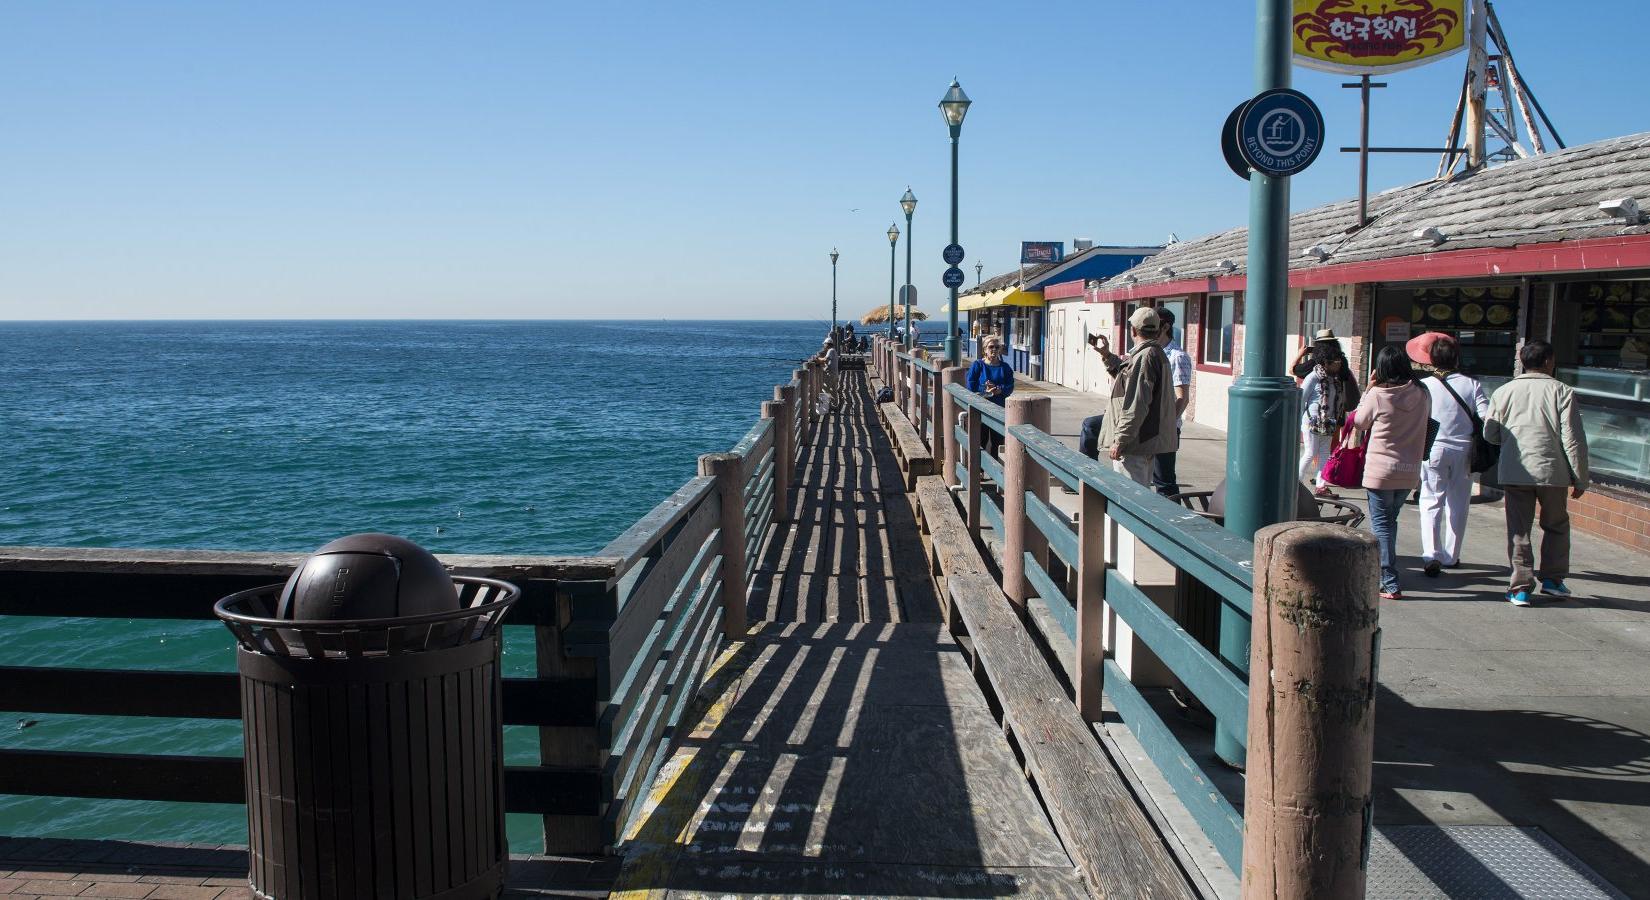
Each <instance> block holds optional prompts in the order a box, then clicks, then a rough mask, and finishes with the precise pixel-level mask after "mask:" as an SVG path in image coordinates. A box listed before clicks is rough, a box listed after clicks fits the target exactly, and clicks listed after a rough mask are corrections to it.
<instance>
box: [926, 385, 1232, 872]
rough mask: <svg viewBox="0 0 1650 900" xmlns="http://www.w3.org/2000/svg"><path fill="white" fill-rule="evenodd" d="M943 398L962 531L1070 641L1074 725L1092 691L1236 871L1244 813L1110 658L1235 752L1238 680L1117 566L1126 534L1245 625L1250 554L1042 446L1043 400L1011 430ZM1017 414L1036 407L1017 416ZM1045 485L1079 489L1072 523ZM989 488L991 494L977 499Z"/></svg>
mask: <svg viewBox="0 0 1650 900" xmlns="http://www.w3.org/2000/svg"><path fill="white" fill-rule="evenodd" d="M946 395H947V398H948V400H949V402H950V403H951V404H953V405H954V407H955V408H958V409H967V410H968V411H969V415H968V416H967V424H966V426H963V427H957V428H956V430H955V432H954V433H953V437H954V439H955V441H956V443H957V446H958V447H959V448H960V450H961V452H960V454H959V455H960V456H961V459H960V460H958V461H957V462H956V463H950V462H948V463H947V465H954V466H955V469H954V471H953V473H952V474H953V476H954V477H955V478H956V480H957V481H958V482H960V483H961V484H963V485H965V487H964V488H963V497H962V501H963V503H962V505H963V509H964V511H965V518H966V521H967V525H968V529H969V531H970V532H971V533H972V534H973V535H974V536H975V538H976V539H978V537H979V534H980V531H981V530H982V528H983V527H985V526H987V525H989V526H990V527H991V529H992V530H993V531H995V532H996V535H997V538H998V541H999V542H1000V547H1001V567H1000V568H1001V583H1002V588H1003V592H1004V594H1005V595H1006V596H1007V597H1008V599H1009V601H1010V602H1011V603H1014V604H1016V605H1017V606H1020V607H1021V608H1022V609H1024V610H1025V611H1026V612H1028V613H1030V614H1032V615H1033V616H1035V617H1037V618H1039V619H1041V620H1043V621H1052V622H1054V623H1057V625H1058V628H1059V629H1060V631H1062V632H1063V633H1064V636H1065V638H1066V639H1067V640H1068V641H1070V647H1071V652H1072V654H1073V657H1072V659H1071V662H1070V664H1069V666H1067V668H1068V669H1069V671H1070V672H1072V673H1073V679H1072V680H1073V682H1074V683H1073V685H1072V688H1073V694H1074V701H1075V703H1076V704H1077V707H1078V709H1079V711H1080V712H1081V714H1082V715H1083V716H1084V718H1086V719H1088V720H1089V721H1091V722H1098V721H1100V718H1101V716H1100V711H1101V696H1102V693H1103V694H1104V695H1105V696H1106V697H1107V698H1108V699H1109V700H1110V701H1111V704H1112V706H1113V707H1114V709H1115V710H1116V712H1117V714H1118V715H1119V716H1120V717H1121V719H1122V721H1123V722H1124V723H1125V724H1126V725H1127V726H1128V727H1129V729H1130V730H1131V731H1132V732H1133V733H1134V735H1135V736H1136V738H1138V740H1139V741H1140V745H1141V747H1142V748H1143V749H1144V751H1145V752H1146V754H1147V756H1148V757H1150V759H1151V760H1152V763H1153V764H1154V765H1155V766H1156V767H1157V769H1158V770H1159V771H1160V772H1161V773H1162V775H1163V777H1164V778H1165V779H1166V780H1167V781H1168V783H1169V785H1170V787H1171V788H1173V790H1174V792H1175V794H1176V795H1177V796H1178V797H1179V798H1180V800H1181V802H1182V803H1183V804H1184V805H1185V807H1186V809H1187V812H1188V813H1190V814H1191V816H1192V818H1193V819H1194V820H1195V821H1196V822H1197V824H1198V826H1199V827H1200V828H1201V829H1202V830H1203V832H1204V834H1205V835H1206V836H1207V837H1208V839H1209V841H1210V843H1212V844H1213V845H1214V846H1215V848H1216V850H1217V851H1218V852H1219V853H1220V855H1221V857H1222V858H1223V859H1225V860H1226V862H1227V863H1228V864H1229V865H1231V866H1232V868H1233V869H1234V870H1236V869H1237V868H1238V867H1239V865H1240V864H1241V861H1242V856H1243V818H1242V816H1241V815H1240V814H1239V813H1238V812H1237V810H1236V809H1235V808H1234V807H1233V806H1232V804H1231V803H1230V802H1229V801H1228V800H1227V799H1226V797H1225V796H1224V795H1222V793H1221V792H1220V791H1219V790H1218V789H1217V788H1216V787H1215V786H1214V779H1213V778H1212V777H1211V773H1210V772H1207V771H1205V770H1204V768H1203V764H1202V763H1201V762H1200V761H1199V759H1198V757H1197V756H1194V755H1193V754H1192V753H1191V752H1189V751H1188V749H1187V747H1185V746H1184V745H1183V744H1182V743H1181V742H1180V740H1179V739H1178V738H1176V737H1175V734H1174V732H1173V731H1172V730H1171V729H1170V728H1169V727H1168V725H1167V724H1166V723H1165V722H1164V720H1163V719H1162V718H1161V717H1160V716H1159V715H1158V713H1157V711H1156V710H1155V709H1154V708H1153V706H1152V705H1151V704H1150V703H1149V702H1148V701H1147V699H1146V697H1145V696H1144V695H1142V694H1141V692H1140V690H1139V689H1138V688H1137V687H1136V686H1135V684H1134V683H1133V682H1132V680H1131V678H1130V675H1129V673H1126V672H1125V671H1124V670H1123V669H1122V668H1121V667H1120V666H1119V659H1118V657H1119V651H1120V649H1121V645H1122V644H1123V643H1125V642H1129V643H1130V644H1131V647H1130V650H1131V651H1132V652H1131V653H1130V654H1129V655H1130V656H1131V657H1132V659H1133V660H1134V661H1135V667H1136V668H1138V667H1139V660H1140V659H1141V658H1142V656H1143V654H1142V651H1146V652H1149V654H1150V655H1151V656H1153V657H1155V658H1156V659H1157V660H1158V661H1160V662H1161V663H1162V664H1163V666H1164V667H1166V668H1167V670H1168V671H1169V672H1170V673H1171V674H1172V675H1173V677H1174V678H1175V679H1177V680H1178V681H1179V682H1180V683H1181V684H1182V685H1184V686H1185V688H1186V689H1187V690H1188V691H1190V692H1191V694H1192V695H1193V696H1195V697H1196V698H1197V699H1198V701H1199V702H1201V703H1202V704H1203V705H1204V706H1205V707H1206V708H1207V709H1208V710H1209V711H1210V712H1212V713H1213V714H1214V715H1215V717H1216V718H1217V720H1218V721H1219V722H1220V723H1221V725H1222V726H1223V727H1226V728H1230V729H1231V730H1232V731H1233V733H1234V734H1235V736H1236V737H1237V739H1238V740H1239V742H1240V743H1246V734H1245V729H1246V723H1247V717H1248V707H1249V685H1248V682H1247V680H1246V677H1245V676H1244V674H1243V673H1241V672H1238V671H1235V670H1233V669H1232V668H1231V667H1229V666H1227V665H1226V664H1225V663H1224V662H1222V661H1221V660H1220V659H1219V658H1218V657H1217V656H1216V655H1215V654H1214V653H1211V652H1210V651H1209V650H1208V649H1207V648H1206V647H1204V646H1203V644H1202V643H1200V642H1199V641H1198V640H1197V639H1196V638H1194V637H1193V636H1192V635H1190V634H1188V633H1187V632H1186V630H1185V629H1184V628H1182V627H1181V626H1180V625H1178V624H1177V623H1176V622H1175V621H1174V619H1173V618H1171V617H1170V615H1169V614H1168V613H1166V612H1164V611H1163V609H1161V608H1160V607H1159V606H1158V604H1157V603H1156V602H1155V601H1154V600H1153V599H1152V598H1151V597H1149V596H1147V594H1146V592H1144V591H1143V590H1142V589H1141V588H1140V586H1138V585H1137V584H1135V583H1134V581H1133V580H1132V579H1131V578H1129V577H1126V576H1125V575H1124V573H1122V572H1120V571H1119V570H1118V568H1117V566H1118V562H1119V554H1120V546H1121V545H1122V543H1123V541H1124V540H1125V539H1127V538H1128V537H1130V536H1132V539H1133V540H1134V541H1136V542H1138V543H1140V544H1143V545H1144V546H1145V547H1147V548H1150V549H1151V550H1152V551H1153V552H1154V553H1156V554H1157V555H1158V556H1160V557H1162V558H1163V559H1164V560H1165V561H1167V562H1168V563H1169V564H1170V565H1172V566H1174V567H1175V568H1176V569H1178V570H1180V571H1182V572H1185V573H1186V574H1187V575H1189V576H1191V577H1192V578H1195V579H1197V580H1198V581H1199V582H1201V583H1202V584H1204V585H1206V586H1207V587H1208V588H1209V589H1211V590H1212V591H1213V593H1214V594H1215V595H1216V596H1218V597H1219V599H1220V602H1222V603H1224V604H1226V605H1227V606H1228V607H1229V608H1230V609H1231V610H1233V611H1235V612H1236V613H1237V614H1238V615H1240V616H1241V617H1242V618H1243V619H1245V620H1247V619H1248V617H1249V615H1250V606H1251V595H1252V592H1253V562H1252V560H1253V556H1254V546H1253V544H1252V543H1251V542H1250V541H1249V540H1247V539H1245V538H1242V537H1240V536H1238V535H1235V534H1232V533H1231V532H1229V531H1227V530H1226V529H1224V528H1222V527H1220V526H1218V525H1216V524H1214V523H1212V522H1209V521H1207V520H1205V519H1203V518H1201V517H1199V516H1197V515H1195V514H1192V513H1189V512H1188V511H1187V510H1186V509H1185V508H1183V507H1181V506H1179V505H1177V504H1175V503H1173V502H1172V501H1169V500H1167V499H1165V498H1163V497H1161V496H1159V495H1157V494H1156V493H1154V492H1152V491H1150V490H1148V489H1147V488H1144V487H1142V486H1140V485H1138V484H1136V483H1134V482H1133V481H1131V480H1129V479H1128V478H1126V477H1124V476H1122V475H1120V474H1118V473H1116V472H1113V471H1111V469H1110V468H1109V467H1106V466H1103V465H1101V464H1100V463H1097V462H1095V461H1094V460H1090V459H1088V458H1087V457H1085V456H1083V455H1082V454H1080V453H1078V452H1077V451H1075V450H1072V449H1071V448H1069V447H1067V446H1065V445H1064V444H1062V443H1061V442H1060V441H1059V440H1058V439H1056V438H1054V437H1052V436H1050V435H1049V433H1048V430H1047V429H1048V425H1049V423H1048V421H1047V401H1046V400H1041V401H1040V403H1041V404H1042V406H1041V409H1042V415H1041V418H1042V421H1033V422H1012V423H1011V422H1009V421H1008V418H1007V415H1006V414H1005V411H1004V409H1003V408H1002V407H999V406H997V405H996V404H994V403H991V402H990V401H987V400H985V399H984V398H982V397H980V396H978V395H976V394H973V393H971V392H969V391H968V390H966V389H965V388H963V387H961V386H959V385H951V386H948V387H947V389H946ZM1026 406H1031V407H1032V408H1033V409H1036V407H1035V406H1034V405H1032V404H1026V405H1025V406H1018V407H1017V408H1022V409H1023V408H1026ZM1036 417H1037V415H1036V413H1035V412H1033V413H1032V418H1036ZM986 429H989V430H991V431H994V432H997V433H998V434H1002V435H1005V436H1008V437H1011V438H1012V440H1010V441H1008V443H1007V445H1006V446H1005V448H1004V453H1003V460H1002V461H1000V462H999V461H998V460H995V459H993V458H992V457H990V456H989V455H987V454H986V453H984V452H982V450H981V445H982V441H981V435H982V433H983V431H984V430H986ZM1045 473H1046V474H1045ZM1050 475H1052V476H1053V477H1054V479H1056V480H1058V481H1059V482H1061V483H1063V484H1065V485H1066V486H1068V487H1070V488H1073V489H1075V490H1076V491H1078V493H1079V509H1080V514H1079V515H1078V516H1077V521H1076V524H1075V525H1074V524H1073V523H1072V520H1071V519H1070V518H1069V517H1068V516H1067V515H1065V514H1064V513H1062V512H1060V511H1059V510H1057V509H1055V508H1054V507H1053V506H1052V505H1051V504H1050V503H1049V501H1048V483H1049V479H1048V477H1047V476H1050ZM986 479H989V480H990V482H991V483H992V484H994V485H995V486H996V490H994V491H991V492H987V491H985V490H984V489H983V488H982V485H983V483H984V482H985V480H986ZM994 495H995V496H994ZM996 498H1000V502H999V500H998V499H996ZM1112 617H1115V621H1117V622H1120V623H1121V624H1122V625H1123V626H1124V628H1112V629H1109V631H1110V632H1111V633H1110V634H1107V633H1106V631H1108V629H1106V628H1105V627H1104V626H1103V623H1104V622H1106V621H1107V620H1108V619H1111V618H1112Z"/></svg>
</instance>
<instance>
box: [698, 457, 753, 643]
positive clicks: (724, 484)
mask: <svg viewBox="0 0 1650 900" xmlns="http://www.w3.org/2000/svg"><path fill="white" fill-rule="evenodd" d="M699 474H700V475H709V476H711V477H713V478H715V479H716V491H717V493H718V495H719V496H720V501H721V503H720V510H719V512H720V514H719V515H718V516H717V525H716V527H717V528H718V529H720V532H721V538H720V547H721V553H722V576H721V577H722V633H723V634H724V635H726V636H727V637H728V638H729V639H731V640H738V639H740V638H743V637H744V636H745V599H746V598H745V591H746V585H745V498H744V496H743V494H744V491H743V490H742V489H743V488H744V484H743V481H744V477H743V476H744V474H745V459H744V457H742V456H740V455H739V454H737V453H706V454H705V455H704V456H701V457H699Z"/></svg>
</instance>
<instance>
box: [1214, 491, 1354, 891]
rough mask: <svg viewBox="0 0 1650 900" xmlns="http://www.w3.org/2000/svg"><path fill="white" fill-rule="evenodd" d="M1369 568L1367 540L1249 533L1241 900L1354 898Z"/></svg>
mask: <svg viewBox="0 0 1650 900" xmlns="http://www.w3.org/2000/svg"><path fill="white" fill-rule="evenodd" d="M1377 567H1378V553H1377V549H1376V543H1375V539H1374V537H1372V536H1371V535H1369V534H1368V533H1366V532H1362V531H1354V530H1352V529H1350V528H1342V527H1340V526H1337V525H1323V524H1313V523H1309V522H1284V523H1280V524H1277V525H1271V526H1268V527H1266V528H1262V529H1261V530H1260V531H1258V532H1256V533H1255V589H1254V603H1253V609H1254V619H1253V626H1252V627H1253V632H1252V634H1253V638H1252V643H1251V645H1250V647H1251V649H1250V656H1249V671H1250V673H1252V674H1251V676H1250V682H1249V745H1248V777H1247V778H1246V779H1245V782H1246V784H1247V785H1248V788H1247V790H1246V792H1245V794H1244V814H1243V879H1242V880H1243V896H1244V897H1245V898H1246V900H1260V898H1273V897H1362V896H1363V895H1364V882H1365V876H1366V875H1367V874H1368V872H1367V868H1366V866H1367V859H1368V857H1367V852H1368V848H1369V844H1368V841H1369V818H1368V811H1369V809H1370V786H1371V761H1372V758H1373V756H1374V743H1375V688H1376V674H1375V662H1376V660H1375V656H1376V640H1377V638H1378V636H1379V633H1380V629H1379V628H1378V627H1377V626H1378V624H1379V617H1380V602H1379V600H1378V599H1377V597H1376V587H1375V585H1376V583H1377V580H1376V577H1375V575H1376V570H1377Z"/></svg>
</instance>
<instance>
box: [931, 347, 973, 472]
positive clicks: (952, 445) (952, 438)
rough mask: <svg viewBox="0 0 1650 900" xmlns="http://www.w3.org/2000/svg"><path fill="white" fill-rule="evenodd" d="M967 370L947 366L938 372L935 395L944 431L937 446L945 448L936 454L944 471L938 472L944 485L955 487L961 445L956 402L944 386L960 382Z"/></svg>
mask: <svg viewBox="0 0 1650 900" xmlns="http://www.w3.org/2000/svg"><path fill="white" fill-rule="evenodd" d="M967 374H968V370H967V369H964V368H963V367H961V366H949V367H947V368H946V369H944V370H942V371H941V372H940V391H939V394H938V395H937V396H938V397H939V401H940V429H941V430H943V431H944V432H945V436H944V437H943V438H942V439H941V441H940V443H939V444H938V446H940V447H943V448H945V452H944V453H941V454H936V455H938V456H939V457H940V460H941V461H940V466H941V468H942V469H944V471H942V472H941V473H940V475H942V476H943V477H944V478H945V486H946V487H956V486H957V482H958V478H957V464H958V463H960V462H962V447H961V446H959V445H958V444H957V412H958V410H957V402H956V401H955V400H953V399H951V395H950V394H949V393H947V392H946V390H945V387H946V385H949V384H962V383H963V379H964V376H966V375H967Z"/></svg>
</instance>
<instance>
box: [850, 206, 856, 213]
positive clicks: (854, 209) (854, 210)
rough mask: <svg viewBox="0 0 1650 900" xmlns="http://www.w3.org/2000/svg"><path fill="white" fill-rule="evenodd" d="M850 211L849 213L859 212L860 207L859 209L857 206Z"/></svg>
mask: <svg viewBox="0 0 1650 900" xmlns="http://www.w3.org/2000/svg"><path fill="white" fill-rule="evenodd" d="M848 211H849V212H859V207H857V206H856V207H854V208H853V209H850V210H848Z"/></svg>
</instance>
